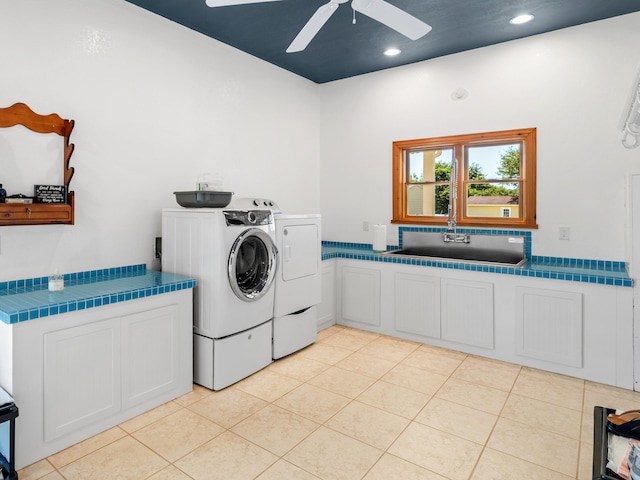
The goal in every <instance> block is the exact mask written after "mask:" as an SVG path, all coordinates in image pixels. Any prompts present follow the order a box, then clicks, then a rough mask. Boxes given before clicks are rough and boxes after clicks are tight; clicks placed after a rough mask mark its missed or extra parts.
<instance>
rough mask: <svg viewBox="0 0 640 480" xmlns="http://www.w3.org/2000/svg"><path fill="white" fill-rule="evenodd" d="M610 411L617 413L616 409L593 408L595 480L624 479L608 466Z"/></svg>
mask: <svg viewBox="0 0 640 480" xmlns="http://www.w3.org/2000/svg"><path fill="white" fill-rule="evenodd" d="M610 413H616V411H615V409H613V408H605V407H595V408H594V409H593V480H623V479H622V477H621V476H619V475H617V474H616V473H614V472H612V471H611V470H609V469H608V468H607V446H608V442H607V432H608V430H607V424H608V421H607V416H608V415H609V414H610Z"/></svg>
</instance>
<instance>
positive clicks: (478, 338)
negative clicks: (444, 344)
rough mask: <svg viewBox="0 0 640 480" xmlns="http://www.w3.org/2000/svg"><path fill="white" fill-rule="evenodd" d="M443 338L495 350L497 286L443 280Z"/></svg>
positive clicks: (466, 281)
mask: <svg viewBox="0 0 640 480" xmlns="http://www.w3.org/2000/svg"><path fill="white" fill-rule="evenodd" d="M441 293H442V338H443V339H445V340H451V341H452V342H458V343H464V344H466V345H474V346H477V347H484V348H493V347H494V332H493V284H492V283H485V282H474V281H468V280H453V279H448V278H443V279H442V292H441Z"/></svg>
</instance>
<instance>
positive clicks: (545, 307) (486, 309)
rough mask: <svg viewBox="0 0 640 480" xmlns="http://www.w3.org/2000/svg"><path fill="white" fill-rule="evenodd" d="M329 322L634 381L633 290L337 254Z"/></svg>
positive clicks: (605, 379) (581, 374) (628, 384)
mask: <svg viewBox="0 0 640 480" xmlns="http://www.w3.org/2000/svg"><path fill="white" fill-rule="evenodd" d="M335 281H336V285H337V289H336V292H337V306H338V308H337V311H336V315H337V323H339V324H341V325H346V326H349V327H354V328H361V329H364V330H369V331H372V332H376V333H380V334H384V335H391V336H395V337H399V338H404V339H407V340H413V341H416V342H422V343H427V344H431V345H435V346H439V347H444V348H450V349H454V350H460V351H463V352H466V353H469V354H472V355H480V356H486V357H489V358H493V359H496V360H502V361H506V362H511V363H516V364H519V365H524V366H528V367H531V368H538V369H541V370H547V371H551V372H556V373H560V374H563V375H570V376H573V377H578V378H584V379H587V380H591V381H594V382H601V383H606V384H609V385H615V386H618V387H622V388H628V389H631V388H633V385H634V384H633V380H634V376H633V375H634V371H633V366H634V357H633V342H634V340H633V339H634V331H633V321H634V319H633V295H634V293H633V291H634V289H633V288H629V287H622V286H613V285H599V284H593V283H584V282H569V281H563V280H555V279H546V278H530V277H525V276H522V277H517V276H513V275H503V274H498V273H489V272H476V271H465V270H459V269H448V268H437V267H423V266H417V265H402V264H395V263H391V262H373V261H363V260H355V259H339V260H338V261H337V262H336V278H335Z"/></svg>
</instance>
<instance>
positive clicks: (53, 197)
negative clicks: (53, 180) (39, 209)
mask: <svg viewBox="0 0 640 480" xmlns="http://www.w3.org/2000/svg"><path fill="white" fill-rule="evenodd" d="M33 201H34V202H35V203H67V187H65V186H64V185H34V186H33Z"/></svg>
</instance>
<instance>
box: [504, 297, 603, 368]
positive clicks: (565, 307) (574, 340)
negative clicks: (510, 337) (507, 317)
mask: <svg viewBox="0 0 640 480" xmlns="http://www.w3.org/2000/svg"><path fill="white" fill-rule="evenodd" d="M612 315H614V314H612ZM515 319H516V353H518V354H519V355H523V356H525V357H531V358H537V359H539V360H546V361H550V362H554V363H559V364H562V365H568V366H570V367H577V368H581V367H582V294H581V293H574V292H559V291H557V290H546V289H541V288H528V287H518V288H516V316H515Z"/></svg>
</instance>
